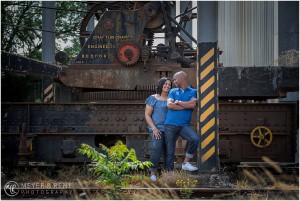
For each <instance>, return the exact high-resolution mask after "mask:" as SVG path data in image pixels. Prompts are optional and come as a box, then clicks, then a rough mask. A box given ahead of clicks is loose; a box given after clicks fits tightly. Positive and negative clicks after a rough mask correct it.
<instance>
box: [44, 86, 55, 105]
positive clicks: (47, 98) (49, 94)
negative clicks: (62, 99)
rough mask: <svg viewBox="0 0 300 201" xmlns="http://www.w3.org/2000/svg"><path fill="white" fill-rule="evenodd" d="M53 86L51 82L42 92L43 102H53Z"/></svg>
mask: <svg viewBox="0 0 300 201" xmlns="http://www.w3.org/2000/svg"><path fill="white" fill-rule="evenodd" d="M53 90H54V84H53V82H52V83H51V84H49V85H48V86H47V87H45V89H44V90H43V102H44V103H49V102H53V100H54V91H53Z"/></svg>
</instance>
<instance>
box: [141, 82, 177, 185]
mask: <svg viewBox="0 0 300 201" xmlns="http://www.w3.org/2000/svg"><path fill="white" fill-rule="evenodd" d="M171 88H172V82H171V80H170V79H169V78H166V77H163V78H161V79H160V80H159V81H158V84H157V87H156V94H153V95H151V96H149V97H148V98H147V99H146V101H145V103H146V108H145V119H146V121H147V124H148V129H149V131H150V139H151V156H150V161H151V162H152V163H153V166H151V167H150V171H151V177H150V179H151V181H156V173H157V169H158V165H159V160H160V156H161V154H162V153H164V155H165V153H166V152H165V150H166V143H165V136H164V123H165V117H166V113H167V110H168V108H167V99H168V93H169V91H170V89H171ZM165 159H166V158H165V157H164V160H165Z"/></svg>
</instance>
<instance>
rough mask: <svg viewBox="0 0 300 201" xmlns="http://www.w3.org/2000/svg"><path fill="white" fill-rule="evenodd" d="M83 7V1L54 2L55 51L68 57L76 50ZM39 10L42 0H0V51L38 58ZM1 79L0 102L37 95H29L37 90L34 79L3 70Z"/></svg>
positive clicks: (41, 8) (74, 54) (84, 11)
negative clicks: (64, 53)
mask: <svg viewBox="0 0 300 201" xmlns="http://www.w3.org/2000/svg"><path fill="white" fill-rule="evenodd" d="M86 7H87V3H86V2H83V1H81V2H78V1H77V2H75V1H56V2H55V8H56V12H55V14H56V20H55V25H56V26H55V39H56V44H55V45H56V52H58V51H66V53H67V54H68V55H69V57H70V58H72V57H74V56H76V55H77V54H78V53H79V51H80V45H79V31H80V30H79V28H80V24H81V21H82V19H83V17H84V16H85V14H86ZM42 11H43V5H42V1H1V50H4V51H6V52H10V53H15V54H19V55H22V56H25V57H28V58H31V59H35V60H41V59H42V33H43V30H42V28H43V24H42ZM62 44H63V45H62ZM66 44H68V45H66ZM1 82H2V85H1V94H2V101H32V99H35V98H37V97H33V96H35V95H34V94H36V91H39V90H37V89H35V88H36V87H37V86H38V84H37V82H38V78H34V77H32V76H29V75H26V76H25V75H18V74H16V73H7V72H3V73H2V75H1ZM33 82H34V83H33ZM4 97H5V98H4ZM30 97H31V98H30Z"/></svg>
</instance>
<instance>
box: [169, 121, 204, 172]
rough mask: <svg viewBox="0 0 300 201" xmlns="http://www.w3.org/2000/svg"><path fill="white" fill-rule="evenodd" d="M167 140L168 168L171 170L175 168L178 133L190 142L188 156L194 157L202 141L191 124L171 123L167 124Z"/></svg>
mask: <svg viewBox="0 0 300 201" xmlns="http://www.w3.org/2000/svg"><path fill="white" fill-rule="evenodd" d="M164 130H165V140H166V145H167V147H166V149H167V160H166V170H167V171H171V170H173V169H174V157H175V148H176V140H177V137H178V135H180V136H181V137H182V138H184V139H186V140H187V141H188V143H189V147H188V150H187V152H186V157H188V158H193V157H194V154H195V153H196V151H197V147H198V145H199V143H200V136H199V135H197V133H196V132H195V131H194V130H193V129H192V128H191V127H190V126H174V125H170V124H165V128H164Z"/></svg>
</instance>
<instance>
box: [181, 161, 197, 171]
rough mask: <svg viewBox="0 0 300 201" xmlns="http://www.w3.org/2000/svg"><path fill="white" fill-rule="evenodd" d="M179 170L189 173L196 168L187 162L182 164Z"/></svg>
mask: <svg viewBox="0 0 300 201" xmlns="http://www.w3.org/2000/svg"><path fill="white" fill-rule="evenodd" d="M181 168H182V169H183V170H188V171H190V172H192V171H196V170H198V168H197V167H195V166H192V165H191V164H190V163H189V162H186V163H185V164H182V166H181Z"/></svg>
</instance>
